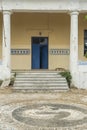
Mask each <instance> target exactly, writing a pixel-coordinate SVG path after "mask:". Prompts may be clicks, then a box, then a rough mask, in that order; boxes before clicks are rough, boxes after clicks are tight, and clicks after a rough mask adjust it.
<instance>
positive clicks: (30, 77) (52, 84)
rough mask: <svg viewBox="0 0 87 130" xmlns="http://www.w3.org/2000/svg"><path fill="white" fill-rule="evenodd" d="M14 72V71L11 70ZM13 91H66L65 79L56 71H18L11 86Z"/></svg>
mask: <svg viewBox="0 0 87 130" xmlns="http://www.w3.org/2000/svg"><path fill="white" fill-rule="evenodd" d="M13 73H14V72H13ZM13 90H15V91H19V92H20V91H26V92H39V91H49V92H53V91H55V92H57V91H67V90H69V87H68V84H67V81H66V79H65V78H64V77H62V76H61V75H60V74H59V72H58V71H18V72H16V78H15V82H14V86H13Z"/></svg>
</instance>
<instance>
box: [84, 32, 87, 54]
mask: <svg viewBox="0 0 87 130" xmlns="http://www.w3.org/2000/svg"><path fill="white" fill-rule="evenodd" d="M86 53H87V30H84V55H85V54H86Z"/></svg>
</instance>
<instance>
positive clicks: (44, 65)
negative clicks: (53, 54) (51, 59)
mask: <svg viewBox="0 0 87 130" xmlns="http://www.w3.org/2000/svg"><path fill="white" fill-rule="evenodd" d="M40 51H41V53H40V57H41V58H40V60H41V61H40V64H41V68H42V69H48V44H45V45H43V46H42V47H41V50H40Z"/></svg>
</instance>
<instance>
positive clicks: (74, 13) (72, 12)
mask: <svg viewBox="0 0 87 130" xmlns="http://www.w3.org/2000/svg"><path fill="white" fill-rule="evenodd" d="M69 14H70V15H79V11H70V12H69Z"/></svg>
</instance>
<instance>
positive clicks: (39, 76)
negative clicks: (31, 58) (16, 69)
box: [16, 75, 62, 78]
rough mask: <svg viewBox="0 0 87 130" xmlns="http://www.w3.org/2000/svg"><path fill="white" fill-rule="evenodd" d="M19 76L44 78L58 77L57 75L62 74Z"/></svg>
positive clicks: (18, 76)
mask: <svg viewBox="0 0 87 130" xmlns="http://www.w3.org/2000/svg"><path fill="white" fill-rule="evenodd" d="M16 77H17V78H29V77H33V78H37V77H38V78H41V77H42V78H44V77H48V78H50V77H53V78H56V77H58V78H59V77H60V78H61V77H62V76H61V75H16Z"/></svg>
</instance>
